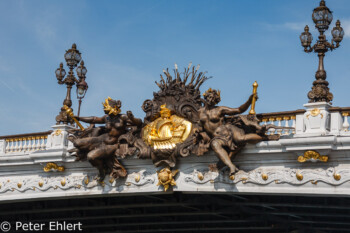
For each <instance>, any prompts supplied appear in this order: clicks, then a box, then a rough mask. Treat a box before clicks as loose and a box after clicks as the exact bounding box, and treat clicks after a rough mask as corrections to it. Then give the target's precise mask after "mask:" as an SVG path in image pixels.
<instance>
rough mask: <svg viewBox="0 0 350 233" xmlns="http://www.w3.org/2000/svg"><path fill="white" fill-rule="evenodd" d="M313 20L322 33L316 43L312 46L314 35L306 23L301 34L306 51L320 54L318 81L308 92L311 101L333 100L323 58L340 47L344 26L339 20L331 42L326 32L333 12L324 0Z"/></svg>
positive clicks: (316, 9)
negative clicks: (327, 38) (341, 25)
mask: <svg viewBox="0 0 350 233" xmlns="http://www.w3.org/2000/svg"><path fill="white" fill-rule="evenodd" d="M312 20H313V21H314V23H315V27H316V28H317V29H318V31H319V33H320V35H319V36H318V40H317V41H316V43H315V44H314V45H313V46H311V42H312V35H311V33H310V32H309V27H308V26H307V25H306V26H305V29H304V32H303V33H301V35H300V41H301V45H302V46H303V47H304V51H305V52H307V53H310V52H312V51H314V52H315V53H317V54H318V57H319V64H318V70H317V71H316V75H315V77H316V81H314V82H313V87H312V89H311V91H309V93H308V95H307V96H308V98H309V103H312V102H328V103H330V102H331V101H332V100H333V94H332V93H331V92H329V88H328V84H329V83H328V82H327V81H326V77H327V74H326V71H325V70H324V65H323V58H324V56H325V53H326V52H328V50H331V51H332V50H333V49H336V48H338V47H339V43H340V42H341V41H342V39H343V37H344V31H343V28H342V27H340V21H339V20H337V22H336V26H335V27H334V28H333V30H332V37H333V39H332V41H331V43H329V42H328V41H327V40H326V36H325V35H324V32H325V31H327V30H328V27H329V25H330V24H331V22H332V20H333V15H332V12H331V11H330V10H329V9H328V7H327V6H326V3H325V1H324V0H321V2H320V6H319V7H316V8H315V9H314V11H313V13H312Z"/></svg>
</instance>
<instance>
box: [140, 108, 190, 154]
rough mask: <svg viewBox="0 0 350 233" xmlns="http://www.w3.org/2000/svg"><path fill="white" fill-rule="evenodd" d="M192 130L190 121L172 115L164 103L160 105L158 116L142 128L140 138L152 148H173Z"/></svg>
mask: <svg viewBox="0 0 350 233" xmlns="http://www.w3.org/2000/svg"><path fill="white" fill-rule="evenodd" d="M191 131H192V123H191V122H189V121H187V120H185V119H184V118H182V117H179V116H176V115H172V114H171V111H170V109H168V108H166V106H165V105H162V106H161V107H160V117H159V118H157V119H156V120H154V121H153V122H151V123H149V124H148V125H146V126H145V127H144V128H143V131H142V139H143V140H144V141H145V143H146V144H148V145H150V146H151V147H153V149H154V150H164V149H165V150H166V149H174V148H175V147H176V144H178V143H182V142H184V141H185V140H186V139H187V138H188V136H189V135H190V133H191Z"/></svg>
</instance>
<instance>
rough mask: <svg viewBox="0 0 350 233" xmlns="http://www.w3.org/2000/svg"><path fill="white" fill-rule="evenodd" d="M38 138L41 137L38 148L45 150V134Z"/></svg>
mask: <svg viewBox="0 0 350 233" xmlns="http://www.w3.org/2000/svg"><path fill="white" fill-rule="evenodd" d="M40 139H41V145H40V150H45V145H46V143H45V136H41V137H40Z"/></svg>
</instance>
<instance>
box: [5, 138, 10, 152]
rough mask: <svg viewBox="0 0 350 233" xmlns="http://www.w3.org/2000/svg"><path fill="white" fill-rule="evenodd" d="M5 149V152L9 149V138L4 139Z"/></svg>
mask: <svg viewBox="0 0 350 233" xmlns="http://www.w3.org/2000/svg"><path fill="white" fill-rule="evenodd" d="M5 141H6V149H5V153H7V152H9V151H10V140H9V139H6V140H5Z"/></svg>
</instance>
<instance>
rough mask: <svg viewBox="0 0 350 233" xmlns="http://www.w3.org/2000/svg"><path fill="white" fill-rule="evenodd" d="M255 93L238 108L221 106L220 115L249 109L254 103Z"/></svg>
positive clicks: (238, 112) (233, 113) (234, 113)
mask: <svg viewBox="0 0 350 233" xmlns="http://www.w3.org/2000/svg"><path fill="white" fill-rule="evenodd" d="M253 97H254V94H253V95H251V96H249V99H248V100H247V101H246V102H245V103H244V104H242V105H241V106H239V107H238V108H229V107H223V106H222V107H219V108H220V113H221V114H220V115H222V116H224V115H236V114H240V113H243V112H245V111H247V110H248V108H249V106H250V105H251V103H252V100H253Z"/></svg>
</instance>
